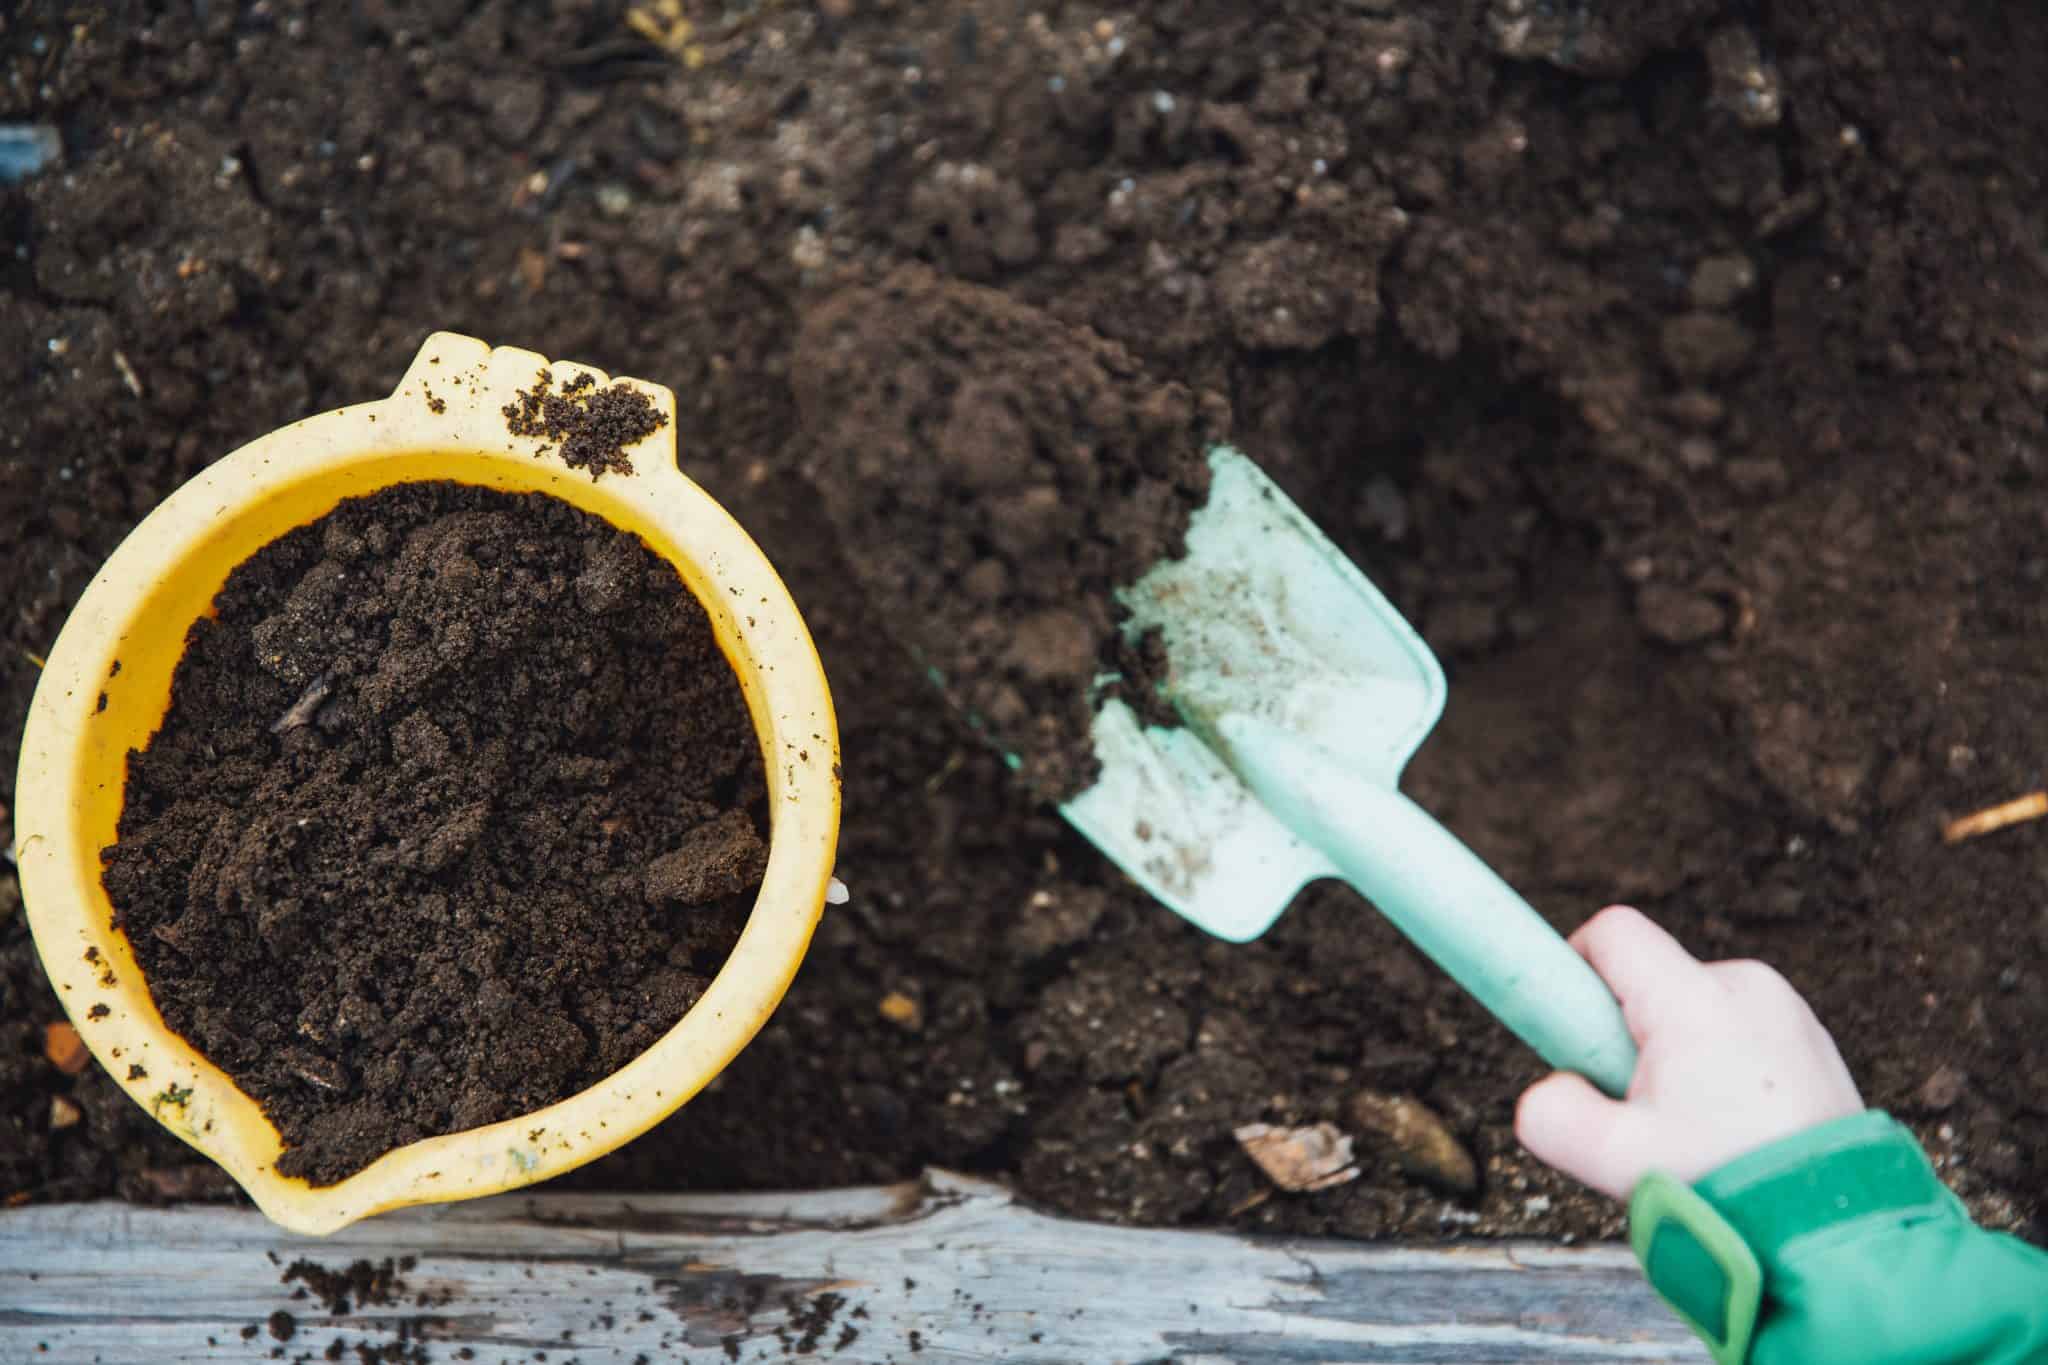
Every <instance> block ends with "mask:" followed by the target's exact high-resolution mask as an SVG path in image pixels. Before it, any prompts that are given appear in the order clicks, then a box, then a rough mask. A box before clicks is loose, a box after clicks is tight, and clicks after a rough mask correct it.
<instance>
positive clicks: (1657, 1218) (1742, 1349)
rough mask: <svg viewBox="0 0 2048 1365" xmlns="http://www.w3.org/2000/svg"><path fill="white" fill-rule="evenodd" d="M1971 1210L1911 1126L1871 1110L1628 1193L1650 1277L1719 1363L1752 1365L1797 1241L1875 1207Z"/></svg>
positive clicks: (1950, 1213) (1639, 1254)
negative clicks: (1776, 1274) (1695, 1175)
mask: <svg viewBox="0 0 2048 1365" xmlns="http://www.w3.org/2000/svg"><path fill="white" fill-rule="evenodd" d="M1877 1214H1883V1215H1886V1216H1887V1217H1888V1218H1891V1219H1897V1218H1901V1217H1904V1218H1913V1217H1916V1216H1926V1217H1930V1218H1931V1217H1963V1216H1964V1215H1963V1211H1962V1205H1961V1203H1960V1202H1959V1201H1957V1199H1956V1198H1955V1196H1954V1195H1952V1194H1950V1193H1949V1191H1948V1189H1947V1187H1946V1186H1944V1185H1943V1184H1942V1183H1941V1178H1940V1177H1939V1176H1937V1175H1936V1174H1935V1173H1934V1168H1933V1166H1932V1165H1930V1164H1929V1163H1928V1160H1927V1154H1926V1153H1925V1152H1923V1151H1922V1150H1921V1149H1920V1143H1919V1141H1918V1140H1917V1139H1915V1138H1914V1136H1913V1134H1912V1133H1911V1132H1910V1131H1909V1130H1908V1129H1906V1128H1905V1127H1904V1126H1902V1125H1901V1124H1899V1123H1897V1122H1895V1121H1894V1120H1893V1119H1892V1118H1891V1117H1890V1116H1889V1115H1887V1114H1884V1113H1882V1112H1880V1111H1878V1110H1875V1109H1870V1110H1865V1111H1864V1112H1863V1113H1861V1114H1857V1115H1855V1116H1853V1117H1850V1118H1845V1119H1836V1120H1834V1121H1833V1122H1831V1123H1824V1124H1821V1125H1820V1126H1818V1127H1815V1128H1809V1129H1807V1130H1806V1131H1805V1132H1803V1133H1796V1134H1794V1135H1793V1136H1791V1137H1789V1138H1785V1139H1783V1140H1782V1141H1779V1142H1774V1143H1772V1144H1771V1145H1770V1146H1768V1147H1764V1148H1761V1149H1760V1150H1758V1151H1755V1152H1751V1153H1750V1154H1749V1155H1747V1156H1743V1157H1738V1158H1737V1159H1736V1160H1734V1161H1732V1162H1730V1163H1728V1164H1727V1165H1725V1166H1723V1167H1721V1168H1720V1169H1719V1170H1717V1171H1715V1172H1713V1173H1712V1174H1711V1175H1708V1176H1707V1177H1706V1178H1705V1179H1703V1180H1700V1181H1698V1182H1697V1183H1696V1184H1693V1185H1690V1186H1688V1185H1685V1184H1683V1183H1682V1182H1680V1181H1678V1180H1675V1179H1673V1178H1672V1177H1670V1176H1668V1175H1664V1174H1661V1173H1658V1172H1652V1173H1651V1174H1650V1175H1648V1176H1646V1177H1644V1179H1643V1181H1642V1183H1640V1184H1639V1185H1637V1186H1636V1190H1635V1194H1634V1196H1633V1198H1632V1199H1631V1200H1630V1201H1629V1241H1630V1244H1631V1246H1632V1247H1633V1248H1634V1250H1635V1253H1636V1259H1637V1260H1639V1261H1641V1262H1642V1265H1643V1272H1644V1274H1646V1275H1647V1276H1648V1277H1649V1280H1650V1286H1651V1287H1652V1288H1653V1289H1655V1290H1656V1291H1657V1293H1658V1295H1659V1296H1660V1297H1662V1298H1663V1300H1664V1301H1665V1302H1666V1303H1667V1304H1669V1305H1670V1306H1671V1309H1672V1311H1673V1312H1675V1313H1677V1314H1678V1316H1679V1317H1680V1318H1682V1319H1684V1320H1685V1322H1686V1324H1687V1325H1688V1326H1690V1327H1691V1328H1692V1329H1693V1330H1694V1331H1695V1332H1697V1333H1698V1334H1699V1336H1700V1338H1701V1340H1703V1341H1705V1342H1706V1344H1707V1349H1708V1351H1709V1353H1710V1354H1712V1356H1713V1357H1714V1359H1715V1360H1716V1361H1717V1362H1719V1365H1742V1362H1743V1361H1745V1360H1746V1359H1747V1358H1748V1356H1749V1348H1750V1345H1751V1343H1752V1342H1753V1341H1754V1339H1755V1336H1756V1332H1757V1328H1758V1324H1759V1321H1760V1319H1761V1318H1762V1317H1763V1315H1764V1313H1765V1311H1766V1300H1767V1295H1766V1292H1765V1291H1766V1289H1767V1286H1768V1283H1769V1280H1770V1272H1771V1268H1772V1266H1773V1265H1774V1264H1775V1263H1776V1262H1777V1261H1778V1259H1779V1258H1780V1257H1781V1256H1783V1255H1785V1254H1786V1253H1787V1251H1788V1250H1789V1249H1790V1248H1791V1247H1792V1246H1793V1245H1794V1244H1795V1243H1800V1242H1804V1241H1806V1240H1807V1239H1809V1238H1813V1237H1818V1236H1823V1235H1827V1234H1830V1233H1832V1232H1835V1231H1836V1230H1838V1229H1842V1228H1844V1227H1845V1226H1846V1225H1848V1224H1850V1223H1853V1222H1856V1221H1858V1220H1860V1219H1863V1218H1866V1217H1870V1216H1872V1215H1877Z"/></svg>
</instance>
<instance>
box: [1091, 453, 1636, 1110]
mask: <svg viewBox="0 0 2048 1365" xmlns="http://www.w3.org/2000/svg"><path fill="white" fill-rule="evenodd" d="M1209 460H1210V466H1211V468H1212V470H1213V472H1214V481H1213V483H1212V486H1211V489H1210V493H1209V500H1208V502H1207V503H1206V504H1205V505H1204V506H1203V507H1202V509H1201V511H1199V512H1197V513H1196V514H1195V517H1194V520H1193V522H1192V524H1191V525H1190V527H1189V530H1188V536H1187V554H1186V557H1185V558H1182V559H1177V560H1172V561H1169V562H1166V563H1161V564H1158V565H1156V566H1154V567H1153V568H1152V569H1151V570H1150V571H1149V572H1148V573H1147V574H1146V575H1145V576H1144V577H1143V578H1142V579H1140V580H1139V581H1138V582H1137V583H1136V584H1134V585H1133V586H1131V587H1129V588H1127V589H1124V590H1122V591H1121V592H1120V593H1119V594H1118V596H1119V598H1120V600H1121V601H1122V602H1123V604H1124V606H1125V607H1127V608H1128V609H1129V611H1130V616H1129V619H1128V620H1127V622H1126V625H1125V629H1126V631H1127V633H1128V634H1129V635H1130V637H1131V638H1133V639H1136V638H1137V637H1138V636H1140V635H1143V634H1144V633H1145V632H1147V631H1149V630H1152V629H1154V628H1157V629H1158V630H1159V631H1160V632H1161V633H1162V635H1163V637H1164V642H1165V645H1166V655H1167V660H1168V668H1167V676H1166V678H1165V680H1164V682H1163V684H1162V690H1163V692H1164V694H1165V697H1166V699H1167V700H1168V701H1170V702H1171V703H1172V705H1173V707H1174V709H1175V710H1176V711H1177V712H1178V713H1179V716H1180V718H1181V721H1182V723H1183V725H1182V728H1167V727H1160V726H1148V725H1145V724H1144V723H1142V722H1141V721H1140V720H1139V718H1138V716H1137V715H1136V713H1135V712H1133V711H1132V710H1131V708H1130V707H1129V706H1128V705H1126V704H1125V703H1123V702H1122V701H1119V700H1111V701H1109V702H1107V703H1106V704H1105V705H1104V706H1103V707H1102V709H1101V710H1100V711H1099V712H1098V713H1097V715H1096V719H1095V727H1094V740H1095V752H1096V756H1097V757H1098V758H1099V759H1100V760H1101V763H1102V774H1101V777H1100V778H1099V779H1098V780H1097V781H1096V783H1095V785H1093V786H1092V787H1089V788H1088V789H1087V790H1086V791H1084V792H1082V793H1081V794H1080V795H1079V796H1078V797H1076V798H1074V799H1073V800H1072V801H1070V802H1068V803H1067V804H1066V805H1065V806H1064V807H1063V808H1062V810H1063V813H1064V814H1065V816H1066V817H1067V819H1068V820H1069V821H1071V822H1072V823H1073V824H1074V825H1075V826H1076V827H1077V828H1079V829H1080V830H1081V832H1082V833H1084V834H1086V835H1087V836H1088V838H1089V839H1090V840H1092V841H1093V842H1094V844H1095V846H1096V847H1098V848H1100V849H1101V850H1102V851H1103V852H1104V853H1106V854H1108V855H1109V857H1110V858H1111V859H1112V860H1113V861H1114V862H1115V863H1116V864H1117V865H1118V866H1119V867H1121V868H1122V869H1123V870H1124V871H1125V872H1126V873H1128V874H1129V875H1130V876H1131V877H1132V878H1133V879H1134V880H1136V881H1137V882H1138V884H1139V885H1141V886H1143V887H1144V888H1145V889H1146V890H1147V891H1149V892H1151V893H1152V894H1153V895H1154V896H1156V897H1158V898H1159V899H1160V900H1161V901H1164V902H1165V903H1166V904H1167V905H1168V906H1170V907H1172V908H1173V909H1174V910H1175V911H1177V912H1179V913H1180V914H1181V915H1183V916H1185V917H1186V918H1187V919H1189V920H1191V921H1193V922H1194V923H1195V924H1197V925H1199V926H1200V927H1202V928H1203V929H1206V930H1208V931H1209V932H1210V933H1212V934H1215V935H1217V936H1218V937H1220V938H1225V939H1229V940H1231V941H1232V942H1239V943H1241V942H1244V941H1246V940H1249V939H1253V938H1257V937H1258V936H1259V935H1260V934H1262V933H1264V932H1265V931H1266V930H1267V929H1268V928H1269V927H1271V925H1272V923H1273V921H1274V920H1275V919H1277V918H1279V916H1280V912H1281V911H1282V910H1284V909H1286V908H1287V904H1288V902H1289V901H1291V900H1292V899H1293V898H1294V895H1295V893H1296V892H1297V891H1299V890H1300V889H1301V887H1302V886H1303V885H1304V884H1306V883H1308V882H1310V881H1314V880H1316V879H1318V878H1322V877H1341V878H1342V879H1343V880H1345V881H1347V882H1349V883H1350V884H1351V885H1352V886H1354V887H1356V888H1357V889H1358V890H1359V891H1360V892H1362V893H1363V894H1364V895H1365V896H1366V897H1367V899H1369V900H1371V901H1372V903H1373V904H1374V905H1375V906H1377V907H1378V908H1379V910H1380V912H1381V913H1382V914H1384V915H1386V917H1387V918H1388V919H1390V920H1392V921H1393V922H1394V924H1395V926H1396V927H1398V928H1399V929H1400V930H1401V932H1402V933H1404V934H1406V935H1407V936H1408V938H1409V939H1410V940H1412V941H1413V942H1414V944H1415V945H1416V946H1417V947H1418V948H1420V949H1421V950H1422V951H1423V952H1425V953H1427V954H1428V955H1429V956H1430V957H1431V958H1432V959H1434V960H1435V962H1436V963H1437V965H1438V966H1440V967H1442V968H1443V969H1444V970H1445V971H1446V972H1448V973H1450V975H1451V977H1452V979H1454V980H1455V981H1457V982H1458V984H1459V985H1461V986H1463V987H1464V988H1465V989H1466V990H1468V991H1470V992H1471V993H1472V994H1473V995H1474V996H1476V997H1477V998H1478V1000H1479V1002H1480V1003H1481V1004H1483V1005H1485V1006H1486V1007H1487V1008H1488V1009H1489V1010H1491V1011H1493V1013H1494V1015H1495V1017H1497V1018H1498V1019H1499V1020H1500V1021H1501V1022H1502V1023H1504V1024H1506V1025H1507V1026H1508V1028H1510V1029H1511V1030H1513V1031H1514V1033H1515V1034H1516V1035H1517V1036H1518V1037H1520V1038H1521V1039H1522V1041H1524V1042H1526V1043H1527V1044H1529V1046H1531V1047H1532V1048H1534V1049H1535V1050H1536V1051H1537V1052H1538V1053H1540V1054H1541V1055H1542V1056H1543V1057H1544V1059H1545V1060H1547V1061H1548V1062H1550V1063H1551V1065H1553V1066H1556V1067H1560V1068H1563V1069H1565V1070H1569V1071H1576V1072H1579V1073H1580V1074H1582V1075H1584V1076H1585V1077H1586V1078H1587V1079H1589V1080H1591V1081H1592V1082H1593V1083H1594V1084H1595V1085H1598V1086H1599V1087H1600V1088H1601V1089H1602V1090H1604V1091H1606V1092H1607V1093H1608V1094H1610V1095H1617V1096H1618V1095H1621V1094H1623V1093H1625V1092H1626V1091H1627V1089H1628V1082H1629V1076H1630V1075H1631V1074H1632V1073H1633V1072H1634V1070H1635V1062H1636V1050H1635V1044H1634V1042H1633V1041H1632V1040H1631V1039H1630V1037H1629V1032H1628V1028H1627V1026H1626V1024H1624V1023H1623V1021H1622V1015H1621V1007H1620V1006H1619V1005H1618V1004H1617V1003H1616V1002H1615V999H1614V997H1613V995H1612V994H1610V993H1609V991H1608V989H1607V987H1606V986H1605V985H1604V984H1603V983H1602V982H1601V980H1600V978H1599V977H1598V976H1596V975H1595V974H1594V972H1593V969H1592V968H1591V967H1589V966H1588V965H1587V964H1586V962H1585V961H1584V959H1582V958H1581V957H1580V956H1579V955H1578V954H1577V953H1575V952H1573V951H1572V949H1571V947H1570V945H1569V944H1567V943H1566V942H1565V941H1564V940H1563V939H1562V938H1560V937H1559V936H1558V934H1557V932H1556V931H1555V930H1554V929H1552V928H1551V927H1550V926H1549V925H1548V924H1547V923H1545V922H1544V920H1543V919H1542V917H1541V916H1539V915H1538V914H1537V913H1536V912H1535V911H1534V910H1533V909H1531V908H1530V907H1529V905H1528V903H1527V902H1526V901H1524V900H1523V899H1522V898H1521V897H1520V896H1518V895H1516V894H1515V892H1514V890H1513V889H1512V888H1510V887H1509V886H1508V884H1507V883H1506V882H1504V881H1502V880H1501V879H1500V878H1499V877H1498V876H1497V875H1495V874H1494V872H1493V871H1492V870H1491V869H1490V868H1488V867H1487V866H1486V864H1485V863H1483V862H1481V861H1480V860H1479V858H1478V857H1477V856H1476V855H1475V854H1473V852H1472V851H1471V850H1470V849H1468V848H1466V847H1465V846H1464V845H1463V844H1462V843H1460V842H1459V841H1458V839H1457V837H1456V836H1455V835H1453V834H1451V833H1450V831H1448V830H1446V829H1445V828H1444V827H1443V826H1442V825H1440V824H1438V823H1437V822H1436V821H1435V820H1434V819H1432V818H1431V817H1430V815H1429V814H1428V812H1426V811H1424V810H1423V809H1422V808H1421V807H1419V806H1417V805H1416V804H1415V803H1414V802H1412V801H1410V800H1409V799H1408V798H1407V797H1405V796H1403V795H1402V794H1401V793H1400V790H1399V788H1398V783H1399V780H1400V776H1401V769H1402V768H1403V767H1404V766H1405V765H1406V764H1407V762H1408V759H1409V757H1410V756H1411V755H1413V754H1414V752H1415V749H1416V747H1417V746H1418V745H1419V744H1421V742H1422V740H1423V737H1424V736H1425V735H1427V734H1428V733H1429V731H1430V727H1432V726H1433V725H1435V724H1436V722H1437V718H1438V717H1439V716H1440V715H1441V714H1442V712H1443V705H1444V677H1443V670H1442V668H1441V667H1439V665H1438V664H1437V661H1436V657H1435V656H1434V655H1432V654H1431V653H1430V652H1429V649H1428V647H1427V646H1426V645H1424V644H1423V643H1422V640H1421V638H1420V637H1419V636H1418V635H1416V633H1415V631H1414V630H1413V629H1412V628H1411V627H1410V626H1409V625H1408V623H1407V622H1406V621H1404V620H1402V619H1401V616H1400V614H1399V613H1398V612H1396V611H1395V610H1394V608H1393V606H1392V605H1391V604H1390V603H1389V602H1388V601H1387V600H1386V598H1384V597H1383V596H1381V595H1380V593H1379V591H1378V589H1376V588H1374V587H1373V586H1372V584H1371V583H1369V582H1367V581H1366V578H1365V576H1364V575H1363V574H1361V573H1360V572H1359V571H1358V569H1357V567H1356V566H1355V565H1353V564H1352V562H1351V561H1350V559H1348V558H1347V557H1346V556H1345V555H1344V554H1343V553H1342V552H1341V551H1339V550H1338V549H1337V547H1336V546H1334V545H1332V544H1331V543H1330V541H1329V540H1328V539H1327V538H1326V537H1325V536H1324V535H1323V534H1322V532H1320V531H1318V530H1317V529H1316V528H1315V526H1314V525H1313V524H1312V523H1311V522H1310V521H1309V519H1308V517H1307V516H1306V515H1304V514H1303V512H1302V511H1301V509H1300V508H1298V507H1296V506H1295V505H1294V503H1293V502H1292V501H1290V500H1289V499H1288V497H1287V495H1286V494H1285V493H1283V492H1281V491H1280V489H1279V488H1278V487H1277V486H1276V485H1275V484H1274V483H1273V482H1272V480H1270V479H1268V478H1267V477H1266V476H1265V474H1264V473H1262V472H1261V471H1260V470H1259V468H1258V466H1257V465H1255V464H1253V463H1252V462H1251V461H1250V460H1248V459H1246V458H1245V457H1244V456H1243V455H1241V454H1239V453H1238V452H1236V451H1234V450H1230V449H1228V448H1224V447H1218V448H1217V449H1215V450H1213V451H1212V452H1211V453H1210V457H1209Z"/></svg>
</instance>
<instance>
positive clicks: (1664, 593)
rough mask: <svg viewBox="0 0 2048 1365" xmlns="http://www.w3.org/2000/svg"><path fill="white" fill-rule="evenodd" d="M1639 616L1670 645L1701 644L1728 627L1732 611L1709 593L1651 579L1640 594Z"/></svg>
mask: <svg viewBox="0 0 2048 1365" xmlns="http://www.w3.org/2000/svg"><path fill="white" fill-rule="evenodd" d="M1636 619H1637V620H1639V621H1641V622H1642V623H1643V629H1644V630H1647V631H1648V632H1649V633H1650V634H1651V635H1653V636H1655V637H1656V638H1657V639H1659V640H1662V641H1663V642H1664V643H1666V644H1668V645H1691V644H1698V643H1699V642H1700V641H1702V640H1711V639H1713V638H1714V637H1715V636H1717V635H1719V634H1720V633H1721V632H1722V631H1723V630H1725V629H1727V627H1728V613H1727V611H1726V609H1724V608H1723V607H1722V605H1721V604H1720V603H1719V602H1716V601H1715V600H1714V599H1713V598H1711V597H1708V596H1707V595H1706V594H1705V593H1699V592H1692V591H1690V590H1688V589H1685V588H1679V587H1673V586H1672V585H1670V584H1668V583H1648V584H1645V585H1644V586H1643V588H1642V590H1641V591H1640V592H1638V593H1637V594H1636Z"/></svg>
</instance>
